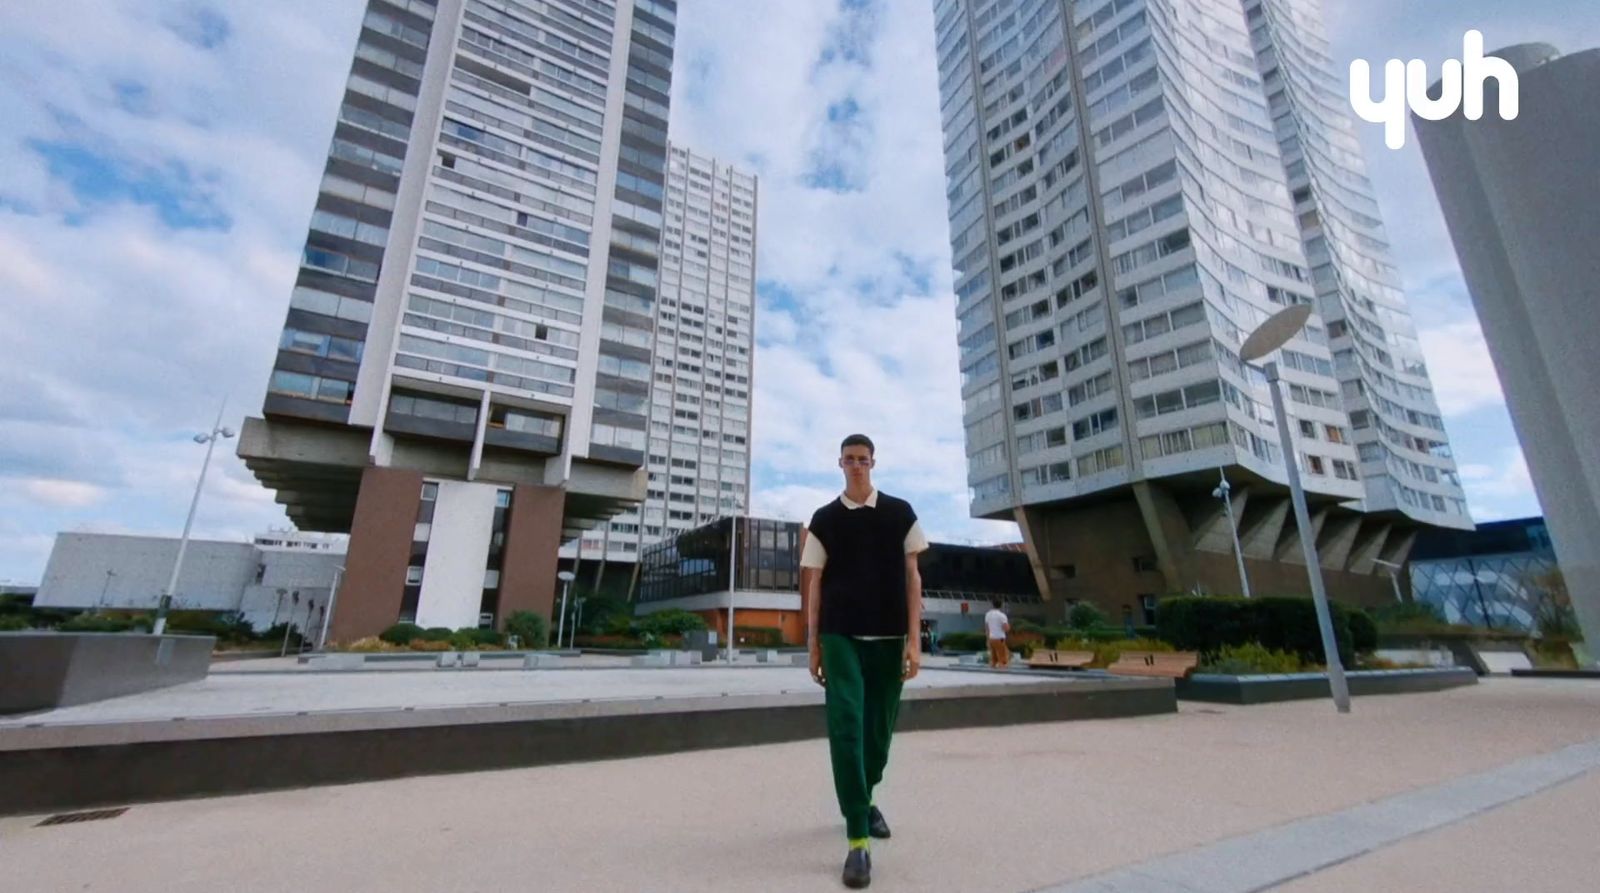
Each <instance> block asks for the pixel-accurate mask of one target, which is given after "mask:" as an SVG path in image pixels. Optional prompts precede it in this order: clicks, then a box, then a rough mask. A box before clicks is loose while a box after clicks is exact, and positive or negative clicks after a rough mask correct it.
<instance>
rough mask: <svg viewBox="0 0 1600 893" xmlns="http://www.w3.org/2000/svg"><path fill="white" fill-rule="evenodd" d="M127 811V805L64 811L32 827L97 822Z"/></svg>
mask: <svg viewBox="0 0 1600 893" xmlns="http://www.w3.org/2000/svg"><path fill="white" fill-rule="evenodd" d="M127 811H128V807H126V806H123V807H121V808H118V809H91V810H89V811H88V812H64V813H62V814H60V815H53V816H51V817H50V818H48V819H45V820H44V821H42V822H40V823H39V824H37V825H34V827H35V828H43V827H44V826H46V825H71V824H74V823H76V822H97V821H99V820H101V819H114V818H116V817H117V816H120V815H122V814H123V813H125V812H127Z"/></svg>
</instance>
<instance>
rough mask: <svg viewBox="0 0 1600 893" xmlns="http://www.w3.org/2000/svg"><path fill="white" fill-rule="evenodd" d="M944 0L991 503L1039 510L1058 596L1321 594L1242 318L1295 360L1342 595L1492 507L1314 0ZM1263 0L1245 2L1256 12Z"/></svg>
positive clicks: (954, 147) (1308, 451) (1038, 555)
mask: <svg viewBox="0 0 1600 893" xmlns="http://www.w3.org/2000/svg"><path fill="white" fill-rule="evenodd" d="M1288 5H1289V4H1279V3H1276V2H1272V0H1269V2H1267V3H1266V4H1265V5H1263V4H1262V3H1260V2H1257V0H1104V2H1097V3H1096V2H1080V3H1065V2H1061V0H935V2H934V9H935V27H936V40H937V53H938V70H939V77H940V97H941V102H942V114H943V120H944V133H945V157H946V175H947V187H948V193H947V197H948V199H949V203H950V239H951V250H952V256H953V259H954V264H955V270H956V280H955V285H956V293H957V301H958V304H957V308H956V310H957V314H958V316H959V322H960V330H959V331H960V334H959V338H960V348H959V355H960V362H961V371H962V397H963V400H964V408H965V414H964V423H965V425H966V442H967V455H968V462H969V465H968V482H969V484H970V486H971V493H972V505H971V510H972V514H973V515H974V516H977V517H987V518H997V519H1007V520H1012V519H1014V520H1016V521H1017V522H1018V524H1019V526H1020V527H1021V529H1022V532H1023V535H1024V539H1025V540H1026V541H1027V543H1028V546H1029V553H1030V556H1031V557H1032V559H1033V562H1034V571H1035V574H1036V575H1037V576H1038V577H1039V585H1040V589H1041V591H1042V592H1045V593H1046V594H1049V595H1055V596H1061V597H1063V598H1064V599H1065V600H1073V599H1078V598H1083V599H1094V600H1097V601H1100V602H1101V603H1102V604H1103V605H1105V606H1107V607H1110V608H1112V609H1113V610H1117V609H1120V610H1121V611H1122V612H1123V614H1124V615H1125V616H1127V617H1130V618H1131V617H1134V616H1138V615H1140V614H1143V613H1144V612H1145V610H1146V609H1147V608H1148V607H1149V606H1151V605H1152V604H1153V603H1154V601H1155V600H1156V598H1158V597H1159V596H1160V595H1163V594H1166V593H1170V592H1184V591H1195V590H1204V591H1209V592H1238V591H1239V589H1240V585H1239V579H1238V572H1237V570H1236V565H1235V563H1234V561H1233V557H1232V555H1231V554H1229V553H1230V552H1231V550H1232V542H1231V537H1230V535H1229V532H1228V529H1227V526H1226V525H1227V523H1228V522H1227V515H1226V513H1225V512H1224V505H1223V504H1222V502H1221V500H1220V499H1219V498H1216V497H1214V496H1213V495H1212V494H1213V489H1214V488H1215V487H1216V486H1217V484H1218V482H1219V474H1225V475H1226V476H1227V479H1228V480H1229V482H1230V484H1231V490H1229V491H1227V498H1228V499H1230V500H1231V502H1232V508H1233V511H1234V514H1235V515H1236V516H1237V517H1238V526H1239V534H1240V540H1241V545H1242V551H1243V553H1244V556H1245V558H1246V564H1247V569H1248V572H1249V574H1250V576H1251V582H1252V584H1254V589H1255V590H1256V591H1257V592H1267V591H1270V592H1279V593H1283V592H1303V591H1306V583H1305V570H1304V568H1303V567H1297V566H1296V564H1295V563H1296V562H1297V561H1301V560H1302V559H1300V558H1299V548H1298V546H1299V540H1298V537H1299V536H1300V535H1301V532H1300V531H1298V530H1297V529H1296V525H1295V523H1294V520H1293V516H1292V513H1291V512H1290V510H1289V500H1288V493H1287V486H1286V475H1285V469H1284V465H1283V463H1284V461H1285V457H1283V456H1282V455H1280V449H1279V446H1278V444H1279V437H1278V432H1277V430H1276V426H1275V423H1274V420H1273V417H1272V412H1271V409H1270V400H1269V397H1268V392H1267V391H1266V389H1265V382H1264V379H1263V377H1262V375H1261V373H1260V372H1258V371H1257V370H1255V369H1253V368H1251V367H1248V366H1246V365H1245V364H1244V363H1242V362H1241V360H1240V358H1239V355H1238V350H1239V347H1240V345H1241V343H1242V341H1243V338H1244V337H1245V335H1247V334H1248V333H1249V332H1250V331H1251V330H1252V329H1254V328H1255V327H1256V326H1257V325H1258V324H1259V323H1260V322H1262V321H1263V320H1265V319H1266V318H1267V317H1268V316H1270V315H1271V314H1272V313H1274V312H1276V311H1278V310H1280V309H1282V308H1284V307H1286V306H1289V305H1292V304H1311V305H1313V306H1314V307H1315V308H1316V310H1317V311H1318V313H1316V314H1315V315H1313V317H1312V322H1311V323H1310V324H1309V325H1308V326H1307V327H1306V328H1305V329H1304V330H1303V331H1302V332H1301V333H1300V334H1299V335H1298V336H1297V337H1296V338H1295V339H1294V340H1292V341H1290V342H1289V343H1288V344H1287V345H1286V346H1285V348H1284V349H1283V351H1282V352H1281V354H1280V355H1279V365H1280V367H1281V368H1282V369H1283V375H1284V379H1285V388H1286V391H1287V393H1286V395H1285V396H1286V398H1287V399H1288V401H1289V406H1290V414H1291V416H1292V420H1291V424H1292V425H1294V426H1295V430H1294V432H1293V434H1294V436H1295V444H1296V453H1297V455H1296V456H1294V457H1290V458H1291V460H1292V461H1297V462H1299V463H1300V467H1301V469H1302V473H1303V475H1304V478H1305V483H1306V489H1307V491H1308V497H1309V499H1310V501H1311V503H1312V508H1313V512H1312V526H1313V528H1314V530H1312V531H1310V532H1309V534H1310V535H1312V536H1315V537H1316V541H1317V543H1318V545H1319V547H1320V555H1321V561H1322V563H1323V564H1324V566H1325V572H1326V575H1327V576H1328V578H1329V581H1330V587H1331V588H1332V589H1333V591H1334V594H1335V595H1336V596H1338V595H1344V596H1346V597H1351V598H1382V597H1384V593H1385V591H1386V588H1387V586H1388V581H1387V580H1385V579H1383V578H1382V577H1379V576H1376V574H1377V573H1379V572H1380V571H1379V566H1378V565H1377V564H1376V563H1375V561H1374V559H1383V560H1390V561H1392V560H1394V559H1396V558H1399V557H1403V555H1404V554H1405V551H1406V550H1407V549H1408V548H1409V544H1410V541H1411V539H1412V537H1413V536H1414V531H1415V530H1416V528H1417V527H1418V525H1420V524H1424V523H1442V524H1450V525H1454V526H1469V525H1470V520H1469V518H1468V516H1467V514H1466V506H1465V502H1464V501H1463V500H1462V498H1461V491H1460V489H1459V485H1458V484H1457V483H1456V481H1455V478H1454V469H1453V466H1452V465H1451V460H1450V458H1449V452H1448V446H1447V443H1446V440H1445V435H1444V433H1443V430H1442V427H1443V426H1442V423H1441V422H1439V420H1438V415H1437V409H1436V408H1435V406H1434V403H1433V399H1432V395H1431V392H1430V391H1429V389H1428V387H1427V377H1426V371H1425V369H1424V368H1423V366H1422V362H1421V355H1420V352H1418V351H1417V349H1416V341H1415V331H1414V330H1413V329H1412V328H1411V324H1410V320H1409V317H1408V316H1407V314H1406V311H1405V306H1404V303H1403V300H1402V298H1401V295H1400V292H1399V289H1398V288H1397V287H1396V285H1395V281H1396V277H1395V274H1394V270H1393V267H1392V266H1391V265H1390V264H1389V262H1388V254H1387V246H1386V245H1385V243H1384V242H1383V239H1382V225H1381V222H1380V221H1379V220H1378V219H1377V208H1376V205H1375V203H1374V202H1373V200H1372V198H1371V189H1370V185H1369V184H1367V182H1366V180H1365V178H1364V176H1363V175H1362V173H1361V158H1360V152H1359V149H1358V147H1357V146H1356V143H1355V140H1354V138H1353V137H1352V136H1351V135H1350V124H1349V121H1348V119H1347V118H1346V117H1345V116H1344V115H1343V114H1342V113H1341V112H1339V110H1338V109H1337V107H1335V106H1332V105H1331V104H1330V103H1329V102H1328V99H1327V91H1328V88H1329V83H1330V81H1332V76H1331V74H1330V73H1329V71H1328V69H1329V67H1330V61H1329V59H1328V58H1327V55H1326V50H1325V44H1324V41H1323V40H1322V38H1321V36H1320V33H1319V31H1320V26H1319V24H1318V23H1317V21H1316V18H1315V12H1316V11H1315V4H1314V3H1295V4H1293V6H1294V7H1295V9H1294V11H1292V12H1290V11H1288V10H1287V9H1286V7H1287V6H1288ZM1247 7H1248V9H1247Z"/></svg>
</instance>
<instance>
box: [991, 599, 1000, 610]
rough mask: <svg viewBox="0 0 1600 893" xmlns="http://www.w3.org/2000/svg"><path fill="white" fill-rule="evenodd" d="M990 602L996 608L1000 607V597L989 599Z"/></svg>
mask: <svg viewBox="0 0 1600 893" xmlns="http://www.w3.org/2000/svg"><path fill="white" fill-rule="evenodd" d="M989 604H991V605H994V606H995V607H996V608H998V607H1000V599H998V598H991V599H989Z"/></svg>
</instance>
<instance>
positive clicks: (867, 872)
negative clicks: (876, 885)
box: [844, 849, 872, 890]
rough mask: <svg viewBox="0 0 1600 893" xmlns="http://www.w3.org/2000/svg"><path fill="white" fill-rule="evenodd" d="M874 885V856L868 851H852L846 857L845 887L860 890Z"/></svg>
mask: <svg viewBox="0 0 1600 893" xmlns="http://www.w3.org/2000/svg"><path fill="white" fill-rule="evenodd" d="M870 883H872V854H870V853H868V852H867V851H866V850H858V849H852V850H851V851H850V854H849V855H848V856H845V857H844V885H845V886H846V887H849V888H850V889H852V890H860V889H861V888H862V887H865V886H866V885H868V884H870Z"/></svg>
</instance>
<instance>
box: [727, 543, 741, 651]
mask: <svg viewBox="0 0 1600 893" xmlns="http://www.w3.org/2000/svg"><path fill="white" fill-rule="evenodd" d="M738 544H739V516H738V515H734V516H733V517H730V518H729V519H728V665H729V666H732V665H733V588H734V580H735V579H737V578H736V577H735V574H734V568H735V567H736V566H737V565H738V563H739V545H738Z"/></svg>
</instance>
